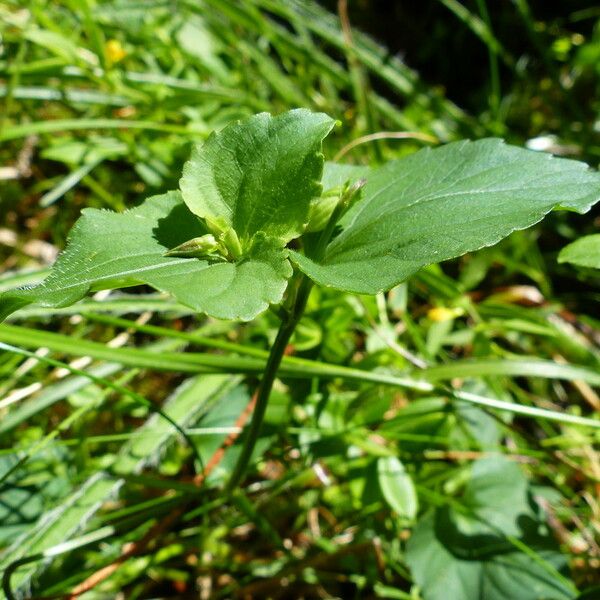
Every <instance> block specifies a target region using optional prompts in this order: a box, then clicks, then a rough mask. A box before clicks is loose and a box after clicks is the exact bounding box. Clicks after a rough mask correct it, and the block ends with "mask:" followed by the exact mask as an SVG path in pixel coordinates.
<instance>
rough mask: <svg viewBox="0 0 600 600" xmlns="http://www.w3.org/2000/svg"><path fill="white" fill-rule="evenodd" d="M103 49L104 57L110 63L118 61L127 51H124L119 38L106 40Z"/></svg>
mask: <svg viewBox="0 0 600 600" xmlns="http://www.w3.org/2000/svg"><path fill="white" fill-rule="evenodd" d="M104 49H105V52H106V58H107V59H108V62H109V63H110V64H115V63H118V62H119V61H121V60H123V59H124V58H125V56H127V52H125V50H124V48H123V46H122V45H121V42H120V41H119V40H108V41H107V42H106V45H105V47H104Z"/></svg>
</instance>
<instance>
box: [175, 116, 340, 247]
mask: <svg viewBox="0 0 600 600" xmlns="http://www.w3.org/2000/svg"><path fill="white" fill-rule="evenodd" d="M334 124H335V121H334V120H333V119H332V118H331V117H329V116H327V115H325V114H323V113H313V112H310V111H308V110H305V109H298V110H292V111H289V112H286V113H283V114H281V115H278V116H275V117H273V116H271V115H270V114H268V113H260V114H258V115H255V116H253V117H250V118H249V119H246V120H244V121H241V122H239V123H234V124H232V125H229V126H227V127H225V128H224V129H223V130H222V131H220V132H219V133H214V134H212V135H211V136H210V137H209V138H208V139H207V140H206V142H205V143H204V144H202V145H200V146H198V147H197V148H195V149H194V151H193V153H192V157H191V159H190V160H189V161H188V162H187V163H186V164H185V166H184V168H183V177H182V178H181V181H180V187H181V192H182V194H183V199H184V201H185V203H186V204H187V206H188V207H189V209H190V210H191V211H192V212H193V213H194V214H195V215H197V216H199V217H201V218H202V219H205V221H206V222H207V224H208V226H209V228H211V227H212V228H213V229H217V230H225V229H227V228H231V229H232V230H233V231H234V232H235V234H236V235H237V238H238V239H239V240H240V242H241V244H242V247H243V248H244V247H246V246H247V245H248V244H249V243H251V240H252V237H253V236H254V235H255V234H256V233H257V232H259V231H262V232H264V233H265V234H266V235H267V236H268V237H269V238H274V239H277V240H279V241H280V243H281V245H285V244H286V243H287V242H289V241H290V240H292V239H294V238H296V237H298V236H299V235H300V234H301V233H302V231H303V230H304V226H305V224H306V223H307V221H308V211H309V205H310V201H311V200H312V199H313V198H315V197H318V196H319V195H320V194H321V183H320V182H321V174H322V172H323V155H322V153H321V145H322V141H323V139H324V138H325V137H326V136H327V134H328V133H329V132H330V131H331V129H332V128H333V126H334ZM211 233H218V231H217V232H215V231H214V230H212V231H211Z"/></svg>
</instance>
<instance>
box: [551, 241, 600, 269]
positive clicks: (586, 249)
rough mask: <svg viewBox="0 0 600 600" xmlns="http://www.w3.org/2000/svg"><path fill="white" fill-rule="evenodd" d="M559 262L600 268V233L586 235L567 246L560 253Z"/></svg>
mask: <svg viewBox="0 0 600 600" xmlns="http://www.w3.org/2000/svg"><path fill="white" fill-rule="evenodd" d="M558 262H559V263H565V262H568V263H572V264H574V265H578V266H580V267H591V268H593V269H600V233H596V234H594V235H586V236H584V237H582V238H579V239H578V240H577V241H575V242H573V243H572V244H569V245H568V246H565V247H564V248H563V249H562V250H561V251H560V254H559V255H558Z"/></svg>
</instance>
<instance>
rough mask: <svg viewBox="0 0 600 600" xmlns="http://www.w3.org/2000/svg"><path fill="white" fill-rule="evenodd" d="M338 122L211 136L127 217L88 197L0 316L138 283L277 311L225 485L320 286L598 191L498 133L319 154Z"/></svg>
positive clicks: (480, 237) (426, 257)
mask: <svg viewBox="0 0 600 600" xmlns="http://www.w3.org/2000/svg"><path fill="white" fill-rule="evenodd" d="M334 125H335V122H334V121H333V119H331V118H330V117H329V116H327V115H325V114H322V113H312V112H310V111H307V110H302V109H299V110H293V111H290V112H287V113H283V114H281V115H279V116H275V117H272V116H271V115H269V114H267V113H261V114H258V115H256V116H254V117H251V118H249V119H247V120H245V121H241V122H238V123H235V124H232V125H229V126H227V127H225V128H224V129H223V130H222V131H221V132H219V133H216V134H213V135H211V136H210V137H209V138H208V140H207V141H206V142H205V143H204V144H203V145H201V146H199V147H197V148H196V149H195V150H194V152H193V154H192V157H191V159H190V161H189V162H188V163H186V165H185V167H184V170H183V177H182V179H181V182H180V190H181V191H177V192H169V193H167V194H164V195H162V196H157V197H153V198H150V199H148V200H147V201H146V202H144V203H143V204H142V205H141V206H139V207H137V208H135V209H133V210H130V211H127V212H125V213H121V214H118V213H114V212H109V211H99V210H93V209H92V210H90V209H86V210H85V211H84V215H83V216H82V218H81V219H80V221H79V222H78V223H77V224H76V225H75V227H74V228H73V231H72V233H71V235H70V239H69V244H68V247H67V249H66V251H65V253H64V254H63V255H61V256H60V257H59V259H58V261H57V263H56V265H55V266H54V269H53V270H52V272H51V273H50V275H49V276H48V277H47V278H46V279H45V280H44V281H43V282H42V283H40V284H38V285H36V286H33V287H28V288H20V289H15V290H12V291H7V292H4V293H3V294H2V295H0V318H6V317H7V316H8V315H9V314H10V313H12V312H14V311H16V310H18V309H19V308H22V307H24V306H26V305H28V304H31V303H36V304H39V305H41V306H46V307H62V306H67V305H70V304H73V303H74V302H76V301H78V300H80V299H81V298H83V297H84V296H85V295H86V294H87V293H88V292H90V291H94V290H100V289H107V288H122V287H126V286H132V285H136V284H148V285H150V286H152V287H154V288H156V289H158V290H161V291H165V292H169V293H171V294H172V295H173V296H175V298H177V300H179V302H181V303H182V304H185V305H187V306H190V307H191V308H193V309H194V310H196V311H198V312H203V313H206V314H208V315H211V316H214V317H218V318H225V319H242V320H251V319H253V318H254V317H256V316H257V315H258V314H259V313H261V312H263V311H264V310H266V309H267V308H268V307H269V306H273V307H276V311H277V314H278V316H279V318H280V327H279V332H278V334H277V337H276V339H275V342H274V343H273V345H272V348H271V351H270V353H269V356H268V359H267V362H266V366H265V367H264V372H263V377H262V382H261V384H260V387H259V390H258V397H257V405H256V409H255V412H254V416H253V419H252V422H251V425H250V430H249V433H248V436H247V438H246V443H245V445H244V448H243V450H242V454H241V457H240V459H239V461H238V464H237V467H236V469H235V471H234V473H233V475H232V477H231V480H230V482H229V489H230V490H231V489H233V488H234V487H235V486H237V484H238V483H239V482H240V481H241V479H242V477H243V475H244V473H245V470H246V467H247V465H248V462H249V460H250V457H251V455H252V451H253V448H254V444H255V442H256V439H257V438H258V434H259V431H260V427H261V424H262V420H263V417H264V413H265V410H266V406H267V402H268V399H269V395H270V393H271V389H272V386H273V382H274V380H275V377H276V374H277V371H278V369H279V366H280V364H281V361H282V358H283V356H284V352H285V349H286V347H287V345H288V342H289V340H290V338H291V336H292V334H293V332H294V330H295V329H296V326H297V325H298V322H299V320H300V318H301V316H302V314H303V311H304V308H305V305H306V302H307V299H308V296H309V294H310V291H311V288H312V286H313V285H314V283H317V284H320V285H322V286H325V287H330V288H334V289H338V290H344V291H348V292H353V293H358V294H376V293H378V292H381V291H385V290H389V289H391V288H392V287H393V286H395V285H397V284H398V283H400V282H401V281H404V280H405V279H407V278H408V277H410V276H411V275H412V274H414V273H415V272H417V271H418V270H419V269H420V268H421V267H423V266H425V265H428V264H431V263H435V262H439V261H442V260H446V259H450V258H453V257H457V256H460V255H462V254H464V253H466V252H469V251H473V250H477V249H479V248H482V247H484V246H490V245H492V244H495V243H496V242H498V241H499V240H500V239H502V238H503V237H505V236H507V235H508V234H510V233H511V232H513V231H515V230H518V229H524V228H526V227H529V226H531V225H533V224H534V223H536V222H537V221H539V220H540V219H541V218H543V216H544V215H545V214H546V213H548V212H549V211H551V210H552V209H556V208H562V209H565V210H573V211H577V212H580V213H582V212H585V211H587V210H588V209H589V208H590V207H591V206H592V205H593V204H594V202H596V201H597V200H598V198H599V197H600V176H599V175H598V174H597V173H595V172H592V171H590V170H588V168H587V167H586V165H584V164H583V163H579V162H575V161H572V160H565V159H556V158H552V157H551V156H549V155H546V154H539V153H534V152H531V151H527V150H523V149H519V148H516V147H511V146H507V145H505V144H504V143H503V142H502V141H501V140H497V139H485V140H481V141H477V142H470V141H462V142H456V143H451V144H448V145H446V146H444V147H441V148H439V149H434V150H431V149H424V150H421V151H420V152H417V153H416V154H414V155H411V156H409V157H407V158H404V159H402V160H399V161H392V162H389V163H387V164H385V165H383V166H381V167H378V168H372V169H369V168H366V167H360V166H351V165H340V164H333V163H326V164H325V165H324V158H323V155H322V152H321V146H322V142H323V140H324V138H325V137H326V136H327V134H328V133H329V132H330V131H331V129H332V128H333V127H334ZM464 397H465V398H466V399H468V395H465V396H464ZM492 406H493V405H492ZM590 423H592V424H593V422H590Z"/></svg>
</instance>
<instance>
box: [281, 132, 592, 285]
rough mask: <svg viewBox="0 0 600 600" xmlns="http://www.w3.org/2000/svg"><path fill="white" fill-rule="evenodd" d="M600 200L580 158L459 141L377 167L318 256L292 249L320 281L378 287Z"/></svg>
mask: <svg viewBox="0 0 600 600" xmlns="http://www.w3.org/2000/svg"><path fill="white" fill-rule="evenodd" d="M599 198H600V174H598V173H597V172H593V171H591V170H589V169H588V168H587V166H586V165H585V164H583V163H581V162H577V161H574V160H567V159H560V158H554V157H552V156H550V155H548V154H544V153H538V152H533V151H530V150H524V149H521V148H516V147H513V146H508V145H505V144H504V143H503V142H502V141H501V140H498V139H485V140H480V141H477V142H470V141H462V142H454V143H451V144H448V145H446V146H443V147H441V148H436V149H433V150H432V149H429V148H427V149H424V150H421V151H419V152H417V153H415V154H413V155H411V156H409V157H407V158H403V159H400V160H397V161H393V162H390V163H387V164H386V165H384V166H383V167H381V168H379V169H377V170H375V171H372V172H371V173H370V174H368V175H367V184H366V186H365V188H364V189H363V199H362V201H360V202H359V203H357V204H356V205H355V206H354V207H353V208H352V209H350V210H349V211H348V213H347V214H346V215H345V217H344V218H343V219H342V221H341V223H340V224H341V225H342V227H343V231H342V232H341V233H340V234H339V235H338V236H337V237H336V238H335V239H334V240H333V241H332V242H331V244H330V245H329V247H328V249H327V252H326V255H325V259H324V260H323V261H322V263H321V264H317V263H315V262H314V261H312V260H310V259H309V258H307V257H306V256H303V255H302V254H300V253H298V252H293V253H291V257H292V260H293V261H294V262H295V263H296V264H297V265H298V266H299V268H300V269H301V270H302V271H304V272H305V273H306V274H307V275H308V276H309V277H311V278H312V279H313V280H315V281H316V282H317V283H319V284H321V285H325V286H329V287H333V288H337V289H342V290H345V291H350V292H355V293H366V294H373V293H376V292H379V291H382V290H387V289H390V288H392V287H393V286H394V285H397V284H398V283H400V282H401V281H403V280H405V279H407V278H408V277H409V276H410V275H412V274H413V273H415V272H416V271H418V270H419V269H420V268H421V267H423V266H425V265H428V264H431V263H436V262H440V261H442V260H447V259H450V258H454V257H457V256H460V255H462V254H464V253H466V252H470V251H473V250H477V249H479V248H482V247H484V246H490V245H492V244H495V243H496V242H498V241H500V240H501V239H502V238H503V237H505V236H507V235H509V234H510V233H511V232H513V231H515V230H517V229H524V228H526V227H529V226H531V225H533V224H534V223H536V222H538V221H539V220H541V219H542V218H543V217H544V215H545V214H546V213H548V212H550V211H551V210H552V209H554V208H559V207H563V208H567V209H571V210H575V211H577V212H585V211H587V210H589V208H590V207H591V206H592V204H594V203H595V202H596V201H597V200H598V199H599Z"/></svg>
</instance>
